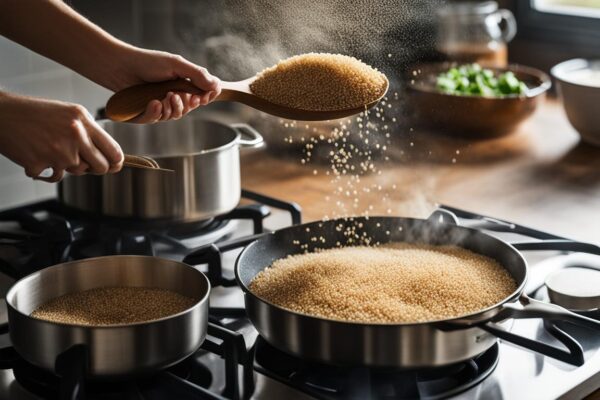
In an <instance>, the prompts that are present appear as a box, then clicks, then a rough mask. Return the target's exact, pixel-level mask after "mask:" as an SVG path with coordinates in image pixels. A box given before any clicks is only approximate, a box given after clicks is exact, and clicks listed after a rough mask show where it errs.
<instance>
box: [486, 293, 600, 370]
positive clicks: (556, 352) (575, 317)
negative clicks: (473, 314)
mask: <svg viewBox="0 0 600 400" xmlns="http://www.w3.org/2000/svg"><path fill="white" fill-rule="evenodd" d="M506 318H514V319H528V318H542V319H544V322H545V326H546V328H547V329H548V332H549V333H550V334H551V335H552V336H554V337H555V338H556V339H558V340H559V341H560V342H561V343H562V344H563V345H565V347H566V348H567V350H564V349H561V348H558V347H555V346H552V345H549V344H546V343H543V342H540V341H537V340H534V339H530V338H526V337H523V336H520V335H517V334H515V333H512V332H510V331H508V330H507V329H505V328H504V327H502V326H501V325H499V324H497V323H496V322H487V323H485V324H482V325H480V327H481V329H483V330H485V331H487V332H489V333H491V334H493V335H495V336H497V337H499V338H500V339H502V340H504V341H506V342H509V343H512V344H515V345H518V346H521V347H525V348H527V349H530V350H533V351H535V352H537V353H540V354H543V355H545V356H548V357H552V358H555V359H557V360H560V361H563V362H566V363H569V364H573V365H578V366H579V365H582V364H583V362H584V358H583V349H582V348H581V345H580V344H579V343H578V342H577V341H575V340H574V339H573V338H572V337H571V336H569V335H568V334H566V333H565V332H563V331H562V330H560V329H559V328H557V327H556V326H555V325H554V324H552V322H556V321H564V322H569V323H571V324H575V325H579V326H583V327H586V328H590V329H596V330H598V331H600V321H596V320H594V319H592V318H588V317H585V316H583V315H579V314H576V313H574V312H571V311H569V310H567V309H565V308H563V307H560V306H557V305H555V304H550V303H545V302H542V301H538V300H534V299H531V298H529V297H528V296H526V295H523V296H521V298H520V301H519V303H510V304H505V305H504V306H503V307H502V311H500V313H498V314H497V316H496V317H495V318H494V320H495V321H501V320H504V319H506Z"/></svg>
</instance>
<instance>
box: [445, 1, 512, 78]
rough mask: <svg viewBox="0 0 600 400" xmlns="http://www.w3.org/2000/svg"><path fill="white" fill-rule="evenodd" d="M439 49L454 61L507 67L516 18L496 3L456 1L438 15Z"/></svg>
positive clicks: (447, 5)
mask: <svg viewBox="0 0 600 400" xmlns="http://www.w3.org/2000/svg"><path fill="white" fill-rule="evenodd" d="M437 19H438V24H439V26H438V37H437V44H436V46H437V49H438V51H440V52H441V53H442V54H444V55H445V56H446V57H447V58H448V59H449V60H451V61H458V62H468V63H471V62H478V63H481V64H485V65H493V66H500V67H502V66H506V64H507V63H508V54H507V50H506V44H507V43H508V42H510V40H512V38H513V37H514V36H515V34H516V33H517V23H516V21H515V17H514V16H513V14H512V13H511V12H510V11H509V10H504V9H501V10H499V9H498V3H496V2H495V1H484V2H453V3H448V4H446V5H445V6H443V7H442V8H441V9H440V10H439V11H438V12H437Z"/></svg>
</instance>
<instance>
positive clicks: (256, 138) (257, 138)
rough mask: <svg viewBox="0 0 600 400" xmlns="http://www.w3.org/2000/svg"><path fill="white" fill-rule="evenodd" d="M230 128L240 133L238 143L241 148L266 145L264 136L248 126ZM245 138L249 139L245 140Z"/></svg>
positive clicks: (241, 125) (238, 125) (240, 125)
mask: <svg viewBox="0 0 600 400" xmlns="http://www.w3.org/2000/svg"><path fill="white" fill-rule="evenodd" d="M229 126H230V127H231V128H232V129H233V130H235V131H236V132H237V133H238V135H239V137H238V140H237V142H238V144H239V145H240V146H243V147H260V146H262V145H263V144H264V143H265V140H264V139H263V137H262V135H261V134H260V133H258V131H257V130H256V129H254V128H253V127H251V126H250V125H248V124H231V125H229ZM244 136H245V137H247V138H249V139H244Z"/></svg>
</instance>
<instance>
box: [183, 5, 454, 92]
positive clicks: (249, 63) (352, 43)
mask: <svg viewBox="0 0 600 400" xmlns="http://www.w3.org/2000/svg"><path fill="white" fill-rule="evenodd" d="M441 3H442V0H425V1H418V2H413V1H410V2H409V1H398V0H395V1H392V0H378V1H375V2H374V1H370V0H328V1H317V2H307V1H304V0H280V1H271V0H224V1H219V2H198V1H195V0H187V1H178V2H174V4H173V7H174V10H173V11H174V14H175V16H176V17H177V19H176V20H177V21H178V24H177V26H175V34H176V36H177V37H178V38H180V39H181V40H182V41H183V43H184V45H185V47H186V48H187V49H186V53H187V54H193V58H194V59H195V61H197V62H199V63H202V64H204V65H207V66H208V67H209V69H210V70H212V71H214V72H215V73H216V74H217V75H219V76H221V77H222V78H224V79H229V80H234V79H243V78H246V77H249V76H252V75H254V74H255V73H256V72H258V71H260V70H262V69H264V68H265V67H268V66H271V65H273V64H275V63H276V62H277V61H279V60H280V59H283V58H287V57H289V56H291V55H295V54H301V53H306V52H313V51H321V52H332V53H342V54H347V55H352V56H355V57H357V58H361V59H363V60H364V61H365V62H367V63H369V64H372V65H374V66H376V67H378V68H379V69H381V70H383V71H384V72H387V73H392V75H393V72H394V69H396V68H398V67H399V66H400V65H401V64H403V63H405V62H407V61H409V60H414V59H415V58H418V55H419V53H423V52H425V51H427V49H429V48H431V44H432V41H433V37H432V31H433V29H432V24H433V18H432V16H433V13H434V10H435V9H436V8H437V7H438V6H439V5H440V4H441ZM388 54H391V55H392V57H388ZM386 70H387V71H386ZM396 72H397V71H396Z"/></svg>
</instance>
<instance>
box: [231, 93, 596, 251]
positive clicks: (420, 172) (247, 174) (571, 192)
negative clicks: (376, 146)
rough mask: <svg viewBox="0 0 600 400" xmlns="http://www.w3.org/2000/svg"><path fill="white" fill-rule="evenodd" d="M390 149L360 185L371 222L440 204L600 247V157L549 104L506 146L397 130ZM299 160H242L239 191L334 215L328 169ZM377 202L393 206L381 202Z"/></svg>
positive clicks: (307, 214)
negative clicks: (378, 187) (378, 217)
mask: <svg viewBox="0 0 600 400" xmlns="http://www.w3.org/2000/svg"><path fill="white" fill-rule="evenodd" d="M273 136H274V135H273V134H272V135H271V137H273ZM391 140H392V145H391V146H390V147H391V148H390V149H389V150H388V151H389V152H390V153H391V156H390V161H386V162H381V163H379V164H378V167H379V169H380V170H381V171H382V173H381V174H380V175H377V174H371V175H369V176H365V177H364V178H361V179H362V184H363V185H364V184H376V185H381V186H382V188H383V190H382V191H371V192H370V193H363V194H362V195H361V196H360V204H361V207H362V208H359V209H358V211H359V212H360V211H362V210H364V209H366V208H365V207H367V206H368V205H369V204H371V205H372V206H373V210H372V211H371V213H370V214H371V215H377V214H383V215H385V214H387V213H388V210H389V211H390V212H391V215H401V216H414V217H425V216H427V215H428V214H429V213H430V212H431V210H433V209H434V208H435V204H436V203H443V204H446V205H450V206H455V207H458V208H462V209H466V210H470V211H475V212H477V213H481V214H485V215H490V216H494V217H498V218H502V219H507V220H511V221H514V222H517V223H519V224H522V225H527V226H531V227H535V228H539V229H541V230H545V231H549V232H553V233H556V234H559V235H562V236H566V237H570V238H573V239H578V240H585V241H595V242H598V241H600V239H599V238H600V148H593V147H590V146H587V145H585V144H582V143H580V142H579V136H578V135H577V133H576V132H575V131H574V129H573V128H572V127H571V126H570V125H569V123H568V121H567V119H566V116H565V114H564V111H563V109H562V107H561V105H560V103H559V102H558V101H557V100H555V99H548V100H546V102H545V103H544V104H543V105H542V106H541V107H540V109H539V110H538V111H537V112H536V113H535V114H534V116H533V117H532V118H530V119H529V120H528V121H526V122H525V123H524V124H523V125H521V126H520V127H519V129H518V131H517V132H515V133H514V134H513V135H511V136H509V137H505V138H499V139H494V140H488V141H471V140H464V139H458V138H452V137H447V136H442V135H436V134H432V133H427V132H417V131H410V129H409V128H408V127H402V128H400V127H397V128H393V129H392V137H391ZM283 141H284V134H283V133H282V136H281V142H283ZM411 143H412V145H411ZM284 144H285V143H284ZM271 147H279V146H271ZM275 153H277V154H275ZM398 154H400V156H397V157H396V155H398ZM301 158H302V157H301V153H300V152H298V153H297V154H293V153H291V152H290V153H287V152H285V153H282V152H280V151H279V150H278V151H277V152H275V151H269V149H268V148H267V149H264V150H261V151H255V152H252V153H249V154H245V155H244V156H243V157H242V183H243V187H244V188H246V189H249V190H254V191H258V192H261V193H264V194H267V195H272V196H276V197H279V198H282V199H284V200H290V201H295V202H297V203H299V204H300V205H301V206H302V209H303V212H304V220H305V221H310V220H316V219H321V218H322V217H323V216H324V215H330V216H331V215H333V213H334V212H335V210H336V203H335V201H333V200H332V198H333V196H332V194H333V192H334V190H335V187H336V186H337V185H334V184H332V183H331V182H330V181H331V176H327V175H325V171H326V170H327V165H326V164H320V165H319V164H318V163H315V162H312V163H309V164H306V165H303V164H301V162H300V160H301ZM452 159H455V162H453V161H452ZM315 170H316V175H315V172H314V171H315ZM392 185H395V188H393V186H392ZM382 193H387V196H389V201H383V200H382V199H383V198H384V196H383V195H382Z"/></svg>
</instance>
